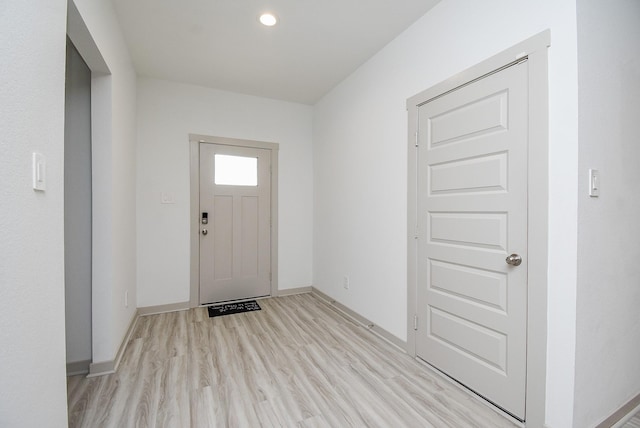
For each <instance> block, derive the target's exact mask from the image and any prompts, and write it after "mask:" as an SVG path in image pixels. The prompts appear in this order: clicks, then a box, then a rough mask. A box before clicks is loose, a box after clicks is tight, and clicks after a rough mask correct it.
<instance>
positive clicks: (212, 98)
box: [137, 78, 312, 307]
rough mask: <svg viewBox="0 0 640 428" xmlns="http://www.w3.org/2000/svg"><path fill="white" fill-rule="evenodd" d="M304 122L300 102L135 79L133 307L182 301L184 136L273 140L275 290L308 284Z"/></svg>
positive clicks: (185, 285) (308, 112) (185, 266)
mask: <svg viewBox="0 0 640 428" xmlns="http://www.w3.org/2000/svg"><path fill="white" fill-rule="evenodd" d="M311 122H312V108H311V107H309V106H305V105H301V104H294V103H288V102H282V101H275V100H269V99H265V98H258V97H251V96H246V95H239V94H234V93H231V92H224V91H219V90H214V89H208V88H203V87H198V86H192V85H185V84H179V83H172V82H167V81H162V80H155V79H148V78H140V79H139V80H138V187H137V188H138V230H137V233H138V306H139V307H145V306H155V305H163V304H170V303H178V302H187V301H189V290H190V285H189V277H190V273H189V257H190V256H189V242H190V241H189V133H193V134H204V135H211V136H219V137H231V138H240V139H248V140H258V141H267V142H275V143H279V145H280V146H279V147H280V150H279V182H278V186H279V190H278V193H279V194H278V198H279V206H278V216H279V224H278V229H279V236H278V250H279V254H278V262H279V269H278V277H279V289H280V290H286V289H289V288H296V287H307V286H310V285H311V263H312V257H311V239H312V237H311V230H312V226H311V222H312V171H311V168H312V162H311V134H312V130H311V129H312V128H311ZM162 192H169V193H172V194H173V195H174V197H175V204H161V203H160V195H161V193H162Z"/></svg>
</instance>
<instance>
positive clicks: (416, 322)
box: [413, 315, 418, 330]
mask: <svg viewBox="0 0 640 428" xmlns="http://www.w3.org/2000/svg"><path fill="white" fill-rule="evenodd" d="M413 329H414V330H417V329H418V316H417V315H414V316H413Z"/></svg>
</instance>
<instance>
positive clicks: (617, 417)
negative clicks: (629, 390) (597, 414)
mask: <svg viewBox="0 0 640 428" xmlns="http://www.w3.org/2000/svg"><path fill="white" fill-rule="evenodd" d="M638 412H640V394H638V395H636V396H635V397H633V398H632V399H631V400H629V401H627V402H626V403H625V404H624V405H623V406H622V407H620V408H619V409H618V410H616V411H615V412H614V413H613V414H612V415H611V416H609V417H608V418H607V419H605V420H604V421H602V422H601V423H600V424H598V425H597V426H596V428H609V427H611V428H620V427H622V426H623V425H624V424H626V423H627V422H628V421H629V419H631V418H632V417H633V415H635V414H636V413H638Z"/></svg>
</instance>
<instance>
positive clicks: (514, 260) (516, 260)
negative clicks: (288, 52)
mask: <svg viewBox="0 0 640 428" xmlns="http://www.w3.org/2000/svg"><path fill="white" fill-rule="evenodd" d="M505 261H506V262H507V264H508V265H512V266H520V263H522V257H520V256H519V255H517V254H511V255H510V256H507V258H506V260H505Z"/></svg>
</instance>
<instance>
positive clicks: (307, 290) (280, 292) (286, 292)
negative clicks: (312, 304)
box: [272, 287, 313, 297]
mask: <svg viewBox="0 0 640 428" xmlns="http://www.w3.org/2000/svg"><path fill="white" fill-rule="evenodd" d="M312 289H313V287H297V288H287V289H286V290H278V292H277V294H276V295H275V296H272V297H283V296H294V295H296V294H305V293H311V290H312Z"/></svg>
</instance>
